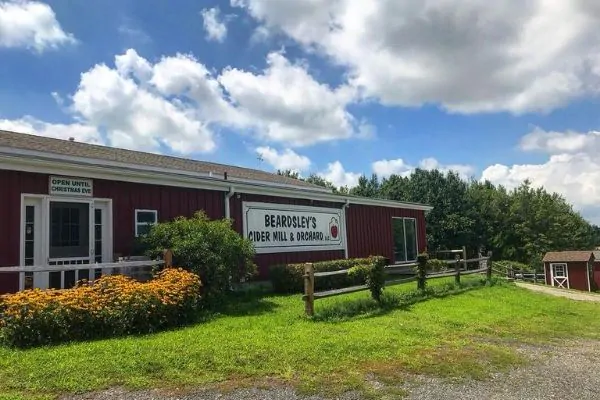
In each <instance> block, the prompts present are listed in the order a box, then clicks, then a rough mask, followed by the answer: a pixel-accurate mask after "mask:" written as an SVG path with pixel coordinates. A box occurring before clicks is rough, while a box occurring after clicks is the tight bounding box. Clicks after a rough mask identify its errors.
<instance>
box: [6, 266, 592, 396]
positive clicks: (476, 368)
mask: <svg viewBox="0 0 600 400" xmlns="http://www.w3.org/2000/svg"><path fill="white" fill-rule="evenodd" d="M467 281H468V280H467V279H465V283H466V284H467ZM450 282H452V278H450V279H447V280H444V279H438V280H436V281H432V282H431V288H432V290H434V292H435V290H436V289H435V288H436V287H442V286H443V285H448V284H449V283H450ZM414 287H415V284H414V283H411V284H407V285H398V286H394V287H390V288H387V289H386V290H385V293H386V297H388V296H389V298H392V299H394V298H395V299H401V300H403V301H404V303H396V304H395V306H389V307H388V308H387V309H384V310H383V311H377V310H374V309H372V308H370V309H369V307H364V306H341V305H340V304H359V305H360V304H368V299H369V294H368V292H360V293H354V294H351V295H346V296H340V297H334V298H328V299H323V300H319V301H318V302H317V303H316V308H317V316H316V317H315V318H314V319H308V318H306V317H303V316H302V312H303V303H302V301H301V298H300V296H298V295H292V296H265V297H261V298H257V297H253V296H251V295H244V296H241V297H239V298H238V299H237V300H236V301H232V302H231V303H229V304H227V305H225V306H223V307H222V309H221V310H220V312H219V313H217V314H215V315H212V316H210V317H207V318H206V319H205V321H204V322H202V323H199V324H197V325H194V326H190V327H187V328H183V329H179V330H173V331H169V332H163V333H159V334H153V335H147V336H138V337H127V338H121V339H110V340H100V341H93V342H86V343H73V344H65V345H60V346H54V347H45V348H37V349H29V350H13V349H7V348H0V399H13V398H14V399H29V398H35V397H34V396H45V398H49V397H52V396H56V395H59V394H64V393H79V392H85V391H90V390H97V389H103V388H108V387H113V386H126V387H128V388H133V389H136V388H159V387H161V388H167V389H168V388H188V387H195V386H211V385H214V386H215V387H222V388H224V387H229V388H232V387H236V386H237V385H238V384H244V385H248V384H249V385H252V384H254V383H257V382H258V383H264V382H266V383H268V384H269V385H276V384H286V385H294V386H296V387H297V388H299V389H300V390H301V391H303V392H305V393H313V392H321V393H326V394H337V393H340V392H343V391H347V390H358V391H361V392H363V393H365V394H367V395H369V394H371V395H373V396H374V397H377V396H379V397H381V396H382V393H384V392H386V393H387V392H393V391H397V390H398V386H397V385H398V383H401V382H402V380H403V379H404V376H405V374H410V373H428V374H435V375H440V376H448V377H472V378H476V379H479V378H484V377H485V376H487V374H488V373H489V372H491V371H496V370H498V369H504V368H508V367H510V366H513V365H516V364H519V363H521V362H523V360H522V359H521V358H520V357H519V356H518V354H517V353H516V352H515V351H514V349H513V348H512V347H511V345H510V343H512V342H526V343H545V342H550V341H553V340H555V339H560V340H564V339H566V338H592V339H600V320H598V319H597V318H594V317H593V316H595V315H598V312H600V304H598V303H583V302H574V301H570V300H568V299H564V298H559V297H552V296H547V295H543V294H538V293H533V292H530V291H528V290H526V289H520V288H517V287H515V286H514V285H497V286H491V287H484V288H481V289H477V290H468V291H464V292H462V293H458V294H454V295H447V296H445V297H435V296H434V298H432V299H430V300H427V301H418V299H417V298H416V297H415V296H414V295H412V294H411V293H414ZM437 290H438V291H439V292H440V293H441V292H442V289H437ZM460 290H462V289H460ZM409 300H410V301H409ZM393 304H394V303H393V302H392V305H393ZM361 307H362V308H361ZM372 377H374V379H376V380H377V381H378V382H382V383H383V387H379V388H374V386H373V384H372V383H371V378H372ZM2 396H4V397H2ZM46 396H47V397H46ZM38 398H40V397H38Z"/></svg>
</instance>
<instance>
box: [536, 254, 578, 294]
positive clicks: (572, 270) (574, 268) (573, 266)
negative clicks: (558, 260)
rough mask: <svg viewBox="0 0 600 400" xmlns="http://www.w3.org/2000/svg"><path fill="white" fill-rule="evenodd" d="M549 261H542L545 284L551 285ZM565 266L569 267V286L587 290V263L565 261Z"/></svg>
mask: <svg viewBox="0 0 600 400" xmlns="http://www.w3.org/2000/svg"><path fill="white" fill-rule="evenodd" d="M550 264H551V263H544V273H545V275H546V284H547V285H552V275H551V270H550ZM565 264H567V268H568V269H569V272H568V275H569V288H571V289H577V290H584V291H586V292H587V290H588V275H587V273H588V272H587V263H585V262H574V261H571V262H567V263H565Z"/></svg>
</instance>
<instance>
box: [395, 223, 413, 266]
mask: <svg viewBox="0 0 600 400" xmlns="http://www.w3.org/2000/svg"><path fill="white" fill-rule="evenodd" d="M392 234H393V236H394V261H395V262H407V261H415V260H416V259H417V220H416V219H414V218H393V219H392Z"/></svg>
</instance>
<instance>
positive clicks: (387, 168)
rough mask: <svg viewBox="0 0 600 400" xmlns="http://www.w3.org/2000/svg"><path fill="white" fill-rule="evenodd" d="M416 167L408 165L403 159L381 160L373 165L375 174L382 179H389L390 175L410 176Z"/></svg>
mask: <svg viewBox="0 0 600 400" xmlns="http://www.w3.org/2000/svg"><path fill="white" fill-rule="evenodd" d="M413 170H414V167H413V166H411V165H408V164H407V163H405V162H404V160H403V159H401V158H397V159H395V160H379V161H375V162H374V163H373V172H374V173H376V174H377V175H378V176H379V177H381V178H387V177H389V176H390V175H402V176H405V175H407V174H408V175H410V173H411V172H412V171H413Z"/></svg>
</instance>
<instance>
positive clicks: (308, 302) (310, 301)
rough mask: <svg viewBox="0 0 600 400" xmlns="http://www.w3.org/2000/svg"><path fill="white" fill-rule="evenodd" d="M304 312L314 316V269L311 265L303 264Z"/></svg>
mask: <svg viewBox="0 0 600 400" xmlns="http://www.w3.org/2000/svg"><path fill="white" fill-rule="evenodd" d="M304 311H305V312H306V315H308V316H313V315H314V314H315V269H314V266H313V264H312V263H306V264H304Z"/></svg>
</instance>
